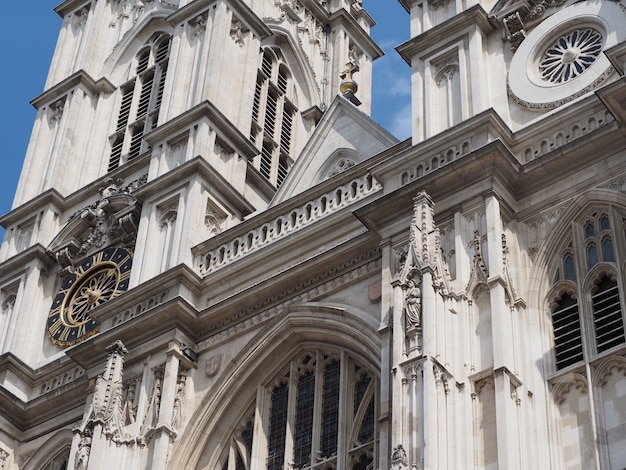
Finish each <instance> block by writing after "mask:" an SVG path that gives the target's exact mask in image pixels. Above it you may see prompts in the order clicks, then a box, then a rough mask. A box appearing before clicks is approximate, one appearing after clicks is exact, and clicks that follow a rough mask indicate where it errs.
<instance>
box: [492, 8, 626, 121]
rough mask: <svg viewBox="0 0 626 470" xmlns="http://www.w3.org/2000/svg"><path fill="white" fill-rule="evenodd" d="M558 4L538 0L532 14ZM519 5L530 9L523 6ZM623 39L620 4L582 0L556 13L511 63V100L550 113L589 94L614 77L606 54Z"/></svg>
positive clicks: (624, 27) (624, 26) (625, 24)
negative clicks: (606, 51)
mask: <svg viewBox="0 0 626 470" xmlns="http://www.w3.org/2000/svg"><path fill="white" fill-rule="evenodd" d="M559 1H561V0H559ZM557 5H558V2H556V1H555V2H544V1H541V2H538V1H534V2H533V3H532V4H531V5H530V7H531V8H530V10H529V12H528V14H529V15H530V16H533V15H535V16H536V17H541V16H543V14H544V11H545V7H547V6H550V7H553V6H557ZM519 6H520V8H522V9H523V8H525V7H524V6H523V5H522V4H521V2H520V4H519ZM496 16H497V15H496ZM624 40H626V16H625V15H624V7H623V6H622V5H621V4H620V3H619V2H592V3H588V2H577V3H573V4H571V5H569V6H566V7H564V8H560V9H556V10H554V12H553V13H552V14H551V15H550V16H548V17H547V18H545V19H544V20H542V21H541V22H540V23H538V24H536V26H535V27H534V28H533V29H532V30H531V31H530V32H529V33H528V35H527V36H526V39H524V41H523V42H522V43H521V44H520V45H519V47H518V48H517V50H516V52H515V54H514V55H513V57H512V59H511V62H510V65H509V72H508V78H507V82H508V83H507V89H508V93H509V96H510V98H511V100H512V101H514V102H515V103H517V104H519V105H521V106H524V107H526V108H529V109H539V110H548V109H553V108H555V107H557V106H560V105H562V104H565V103H568V102H570V101H572V100H574V99H576V98H578V97H580V96H583V95H586V94H588V93H589V92H590V91H592V90H594V89H595V88H597V87H599V86H600V85H601V84H602V83H604V82H605V81H606V80H608V79H609V78H610V77H611V76H612V75H613V74H614V73H615V70H614V66H613V65H612V64H611V62H610V60H609V59H608V57H606V55H605V54H603V51H604V50H607V49H609V48H611V47H613V46H614V45H617V44H619V43H621V42H623V41H624ZM587 43H590V44H589V45H588V44H587ZM583 57H584V60H583ZM576 65H577V66H576Z"/></svg>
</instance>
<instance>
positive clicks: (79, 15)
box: [71, 6, 89, 31]
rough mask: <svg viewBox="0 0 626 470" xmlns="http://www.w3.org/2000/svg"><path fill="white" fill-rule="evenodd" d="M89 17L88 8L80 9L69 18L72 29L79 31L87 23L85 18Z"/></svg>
mask: <svg viewBox="0 0 626 470" xmlns="http://www.w3.org/2000/svg"><path fill="white" fill-rule="evenodd" d="M88 16H89V7H88V6H86V7H84V8H80V9H78V10H76V11H75V12H74V14H73V15H72V17H71V21H72V28H74V30H76V31H79V30H81V29H83V28H84V27H85V24H86V23H87V17H88Z"/></svg>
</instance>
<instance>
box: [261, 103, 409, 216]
mask: <svg viewBox="0 0 626 470" xmlns="http://www.w3.org/2000/svg"><path fill="white" fill-rule="evenodd" d="M396 143H398V139H396V138H395V137H394V136H393V135H391V134H390V133H389V132H387V131H386V130H385V129H383V128H382V127H381V126H380V125H379V124H377V123H376V122H375V121H374V120H373V119H372V118H371V117H370V116H368V115H367V114H365V113H364V112H362V111H360V110H359V109H358V108H357V107H356V106H354V105H353V104H352V103H350V102H349V101H348V100H347V99H345V98H343V97H342V96H337V97H336V98H335V100H334V101H333V102H332V103H331V105H330V106H329V108H328V110H327V111H326V112H325V113H324V115H323V116H322V118H321V119H320V122H319V124H318V126H317V127H316V129H315V131H314V132H313V135H312V136H311V138H310V139H309V141H308V142H307V144H306V145H305V146H304V149H303V150H302V152H301V153H300V155H299V156H298V157H297V158H296V161H295V163H294V165H293V166H292V168H291V170H290V172H289V174H288V175H287V178H286V179H285V181H284V182H283V184H282V186H281V187H280V189H279V190H278V192H277V193H276V195H275V196H274V199H273V200H272V203H271V205H276V204H278V203H280V202H282V201H285V200H287V199H289V198H290V197H293V196H295V195H296V194H300V193H302V192H304V191H306V190H307V189H309V188H310V187H312V186H315V185H316V184H318V183H320V182H322V181H324V180H326V179H328V178H330V177H332V176H333V175H335V174H337V173H340V172H341V171H342V170H344V169H346V168H349V167H350V166H353V165H356V164H358V163H361V162H362V161H364V160H366V159H368V158H370V157H372V156H374V155H376V154H378V153H380V152H382V151H383V150H385V149H387V148H389V147H390V146H392V145H395V144H396Z"/></svg>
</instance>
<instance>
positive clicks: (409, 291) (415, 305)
mask: <svg viewBox="0 0 626 470" xmlns="http://www.w3.org/2000/svg"><path fill="white" fill-rule="evenodd" d="M404 312H405V316H406V327H407V328H409V327H415V328H421V326H422V291H421V289H420V288H419V286H418V283H416V282H415V280H414V279H411V278H410V279H409V280H408V281H407V283H406V294H405V297H404Z"/></svg>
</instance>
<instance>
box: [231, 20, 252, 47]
mask: <svg viewBox="0 0 626 470" xmlns="http://www.w3.org/2000/svg"><path fill="white" fill-rule="evenodd" d="M249 33H250V29H249V28H247V27H246V26H245V25H244V24H243V23H242V22H241V21H240V20H239V19H238V18H236V17H235V16H233V19H232V22H231V24H230V37H231V38H232V40H233V41H235V44H237V45H238V46H240V47H243V46H244V45H245V43H246V41H245V39H246V37H248V34H249Z"/></svg>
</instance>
